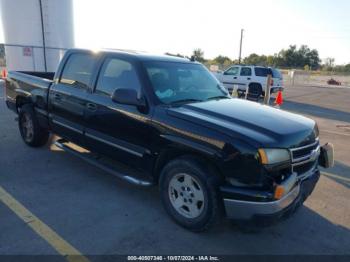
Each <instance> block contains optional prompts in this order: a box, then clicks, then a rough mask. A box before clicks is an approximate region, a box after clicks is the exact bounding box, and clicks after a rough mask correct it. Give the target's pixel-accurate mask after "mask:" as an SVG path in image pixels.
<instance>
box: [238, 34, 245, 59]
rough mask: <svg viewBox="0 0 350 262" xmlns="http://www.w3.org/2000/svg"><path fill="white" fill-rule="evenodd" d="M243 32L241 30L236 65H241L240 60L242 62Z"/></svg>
mask: <svg viewBox="0 0 350 262" xmlns="http://www.w3.org/2000/svg"><path fill="white" fill-rule="evenodd" d="M243 31H244V29H241V41H240V44H239V57H238V64H241V60H242V40H243Z"/></svg>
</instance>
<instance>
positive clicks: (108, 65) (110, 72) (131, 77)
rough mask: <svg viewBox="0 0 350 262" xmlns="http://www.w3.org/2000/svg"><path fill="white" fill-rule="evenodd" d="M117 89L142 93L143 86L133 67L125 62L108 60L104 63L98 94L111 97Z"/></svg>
mask: <svg viewBox="0 0 350 262" xmlns="http://www.w3.org/2000/svg"><path fill="white" fill-rule="evenodd" d="M117 88H131V89H135V90H136V91H137V92H138V93H140V90H141V85H140V82H139V79H138V77H137V73H136V71H135V69H134V67H133V65H132V64H131V63H130V62H128V61H125V60H121V59H117V58H108V59H106V60H105V62H104V63H103V66H102V68H101V72H100V75H99V77H98V81H97V85H96V90H95V93H96V94H100V95H106V96H111V95H112V93H113V92H114V90H116V89H117Z"/></svg>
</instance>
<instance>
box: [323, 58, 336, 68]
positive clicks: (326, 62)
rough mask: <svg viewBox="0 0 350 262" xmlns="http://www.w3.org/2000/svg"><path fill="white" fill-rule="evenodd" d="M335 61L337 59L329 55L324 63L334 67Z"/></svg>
mask: <svg viewBox="0 0 350 262" xmlns="http://www.w3.org/2000/svg"><path fill="white" fill-rule="evenodd" d="M334 61H335V59H334V58H333V57H327V58H326V59H325V60H324V65H325V66H327V67H333V66H334Z"/></svg>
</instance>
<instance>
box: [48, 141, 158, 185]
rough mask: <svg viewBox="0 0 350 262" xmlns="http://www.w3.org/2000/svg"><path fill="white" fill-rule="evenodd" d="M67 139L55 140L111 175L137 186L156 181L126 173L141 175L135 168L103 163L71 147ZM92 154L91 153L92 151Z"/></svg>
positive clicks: (57, 144)
mask: <svg viewBox="0 0 350 262" xmlns="http://www.w3.org/2000/svg"><path fill="white" fill-rule="evenodd" d="M67 143H68V142H67V141H66V140H64V139H59V140H57V141H55V143H54V144H55V145H56V146H57V147H58V148H60V149H62V150H64V151H66V152H68V153H71V154H73V155H75V156H77V157H79V158H81V159H83V160H85V161H86V162H88V163H90V164H92V165H94V166H96V167H98V168H100V169H102V170H104V171H106V172H107V173H110V174H111V175H114V176H116V177H118V178H120V179H122V180H124V181H127V182H129V183H131V184H134V185H137V186H152V185H153V184H154V183H153V182H152V181H147V180H144V179H140V178H137V177H135V176H130V175H127V174H125V173H128V171H129V173H134V174H135V175H141V174H140V173H139V172H137V171H134V170H131V169H129V170H128V169H127V168H126V167H122V166H119V169H120V171H119V170H117V169H118V165H116V166H112V165H109V164H106V163H102V161H101V160H100V159H99V158H96V157H93V156H92V155H89V153H81V152H79V151H77V150H75V149H74V148H72V147H70V146H69V145H67ZM90 154H91V153H90Z"/></svg>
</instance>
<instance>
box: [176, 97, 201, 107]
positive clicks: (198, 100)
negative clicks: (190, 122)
mask: <svg viewBox="0 0 350 262" xmlns="http://www.w3.org/2000/svg"><path fill="white" fill-rule="evenodd" d="M193 102H203V100H200V99H195V98H187V99H180V100H176V101H173V102H171V103H170V104H171V105H176V104H185V103H193Z"/></svg>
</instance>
